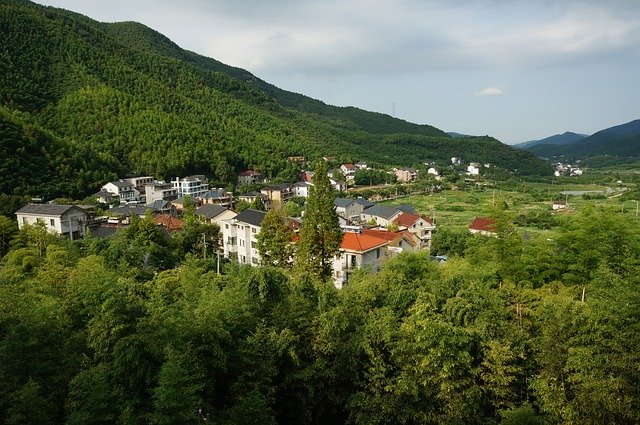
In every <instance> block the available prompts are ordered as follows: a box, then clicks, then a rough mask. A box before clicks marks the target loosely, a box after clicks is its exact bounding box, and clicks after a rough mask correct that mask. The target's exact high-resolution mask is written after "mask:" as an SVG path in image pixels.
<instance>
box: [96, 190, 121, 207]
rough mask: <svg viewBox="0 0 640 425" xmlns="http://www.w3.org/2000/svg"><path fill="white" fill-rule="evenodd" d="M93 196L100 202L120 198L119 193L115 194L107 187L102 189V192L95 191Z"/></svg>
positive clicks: (108, 201)
mask: <svg viewBox="0 0 640 425" xmlns="http://www.w3.org/2000/svg"><path fill="white" fill-rule="evenodd" d="M91 196H92V197H93V198H95V199H96V201H98V202H100V203H101V204H110V203H111V202H113V201H115V200H116V199H119V197H118V195H115V194H113V193H111V192H109V191H108V190H105V189H100V192H97V193H94V194H93V195H91Z"/></svg>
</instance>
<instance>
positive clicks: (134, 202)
mask: <svg viewBox="0 0 640 425" xmlns="http://www.w3.org/2000/svg"><path fill="white" fill-rule="evenodd" d="M452 164H453V165H460V163H459V160H458V159H457V158H453V159H452ZM477 165H478V164H474V163H472V164H470V165H469V167H468V170H467V174H468V175H477V174H476V170H475V169H474V167H476V166H477ZM358 170H371V168H369V166H368V165H367V164H365V163H362V162H360V163H356V164H351V163H346V164H342V165H341V166H340V167H339V168H336V169H334V170H331V171H329V172H328V176H329V180H330V182H331V185H332V187H333V188H334V189H335V191H336V193H343V192H344V191H345V190H346V189H347V187H348V186H353V184H354V176H355V175H356V172H357V171H358ZM427 173H428V174H429V175H430V176H431V177H433V178H434V179H435V180H441V179H442V177H441V176H440V175H439V173H438V171H437V169H436V168H435V167H434V166H430V167H429V169H428V170H427ZM387 174H389V175H390V176H391V177H392V179H390V181H396V182H402V183H412V182H415V181H416V180H417V178H418V171H417V170H416V169H415V168H394V169H393V170H391V171H388V172H387ZM343 179H344V180H343ZM238 185H239V186H240V187H242V186H244V187H255V188H256V190H249V191H244V193H241V194H240V193H239V194H238V195H237V196H234V195H233V193H231V192H229V191H227V190H226V189H224V188H211V187H210V186H209V181H208V179H207V178H206V176H204V175H191V176H187V177H183V178H180V177H176V178H175V179H173V180H171V181H168V182H167V181H160V180H156V179H154V178H153V177H151V176H137V177H129V178H122V179H118V180H115V181H111V182H108V183H105V184H104V185H103V186H102V187H101V189H100V191H99V192H97V193H95V194H94V195H93V196H92V198H93V199H94V200H95V201H96V202H97V203H98V205H106V206H108V207H109V208H108V209H106V210H104V211H96V208H95V207H94V206H92V205H58V204H53V203H49V204H38V203H31V204H28V205H26V206H24V207H23V208H21V209H20V210H18V211H17V213H16V216H17V219H18V225H19V227H20V228H22V227H23V226H24V225H25V224H35V223H38V222H41V223H44V224H45V226H46V227H47V229H48V230H49V231H50V232H53V233H57V234H61V235H64V236H66V237H68V238H70V239H72V240H76V239H80V238H83V237H84V236H86V235H88V234H91V235H92V236H93V237H97V238H106V237H110V236H111V235H113V234H115V232H116V231H117V230H118V229H121V228H123V227H126V226H128V224H129V222H130V217H131V216H137V217H140V218H143V217H145V215H148V214H150V215H151V216H152V217H153V220H154V221H155V223H156V224H157V225H158V226H159V227H161V228H162V229H163V230H164V231H165V232H166V233H167V234H171V233H173V232H180V231H182V229H183V225H184V222H183V218H182V217H183V215H184V213H185V209H186V208H188V207H191V208H193V213H194V214H195V216H196V217H197V218H198V219H200V220H202V221H203V222H208V223H214V224H216V225H218V226H219V228H220V241H219V243H218V244H217V245H219V246H218V247H217V248H215V249H216V251H218V252H217V253H218V255H222V256H223V257H224V258H225V259H228V260H231V261H236V262H238V263H240V264H247V265H251V266H258V265H260V264H261V258H260V253H259V252H258V250H257V247H256V236H257V235H258V234H259V233H260V231H261V222H262V220H263V219H264V217H265V215H266V212H265V211H266V210H267V209H271V208H285V207H286V206H289V205H295V206H297V209H295V210H294V211H293V212H292V213H290V214H289V216H290V217H289V220H290V223H291V226H292V228H293V229H294V232H296V233H297V232H298V231H299V229H300V226H301V225H303V223H304V211H303V208H304V203H305V200H306V198H307V197H308V196H309V193H310V188H311V187H312V186H313V173H312V172H310V171H304V172H302V173H301V176H300V180H299V181H298V182H297V183H294V184H287V183H277V184H272V183H269V181H268V179H267V178H265V177H264V176H263V175H262V174H261V173H259V172H257V171H254V170H246V171H243V172H241V173H239V175H238ZM334 207H335V211H336V213H337V215H338V217H339V221H340V226H341V229H342V231H343V240H342V244H341V247H340V250H339V252H338V254H337V255H336V256H335V258H334V261H333V270H334V272H333V273H334V276H333V281H334V283H335V285H336V287H338V288H340V287H342V285H343V284H345V283H347V282H349V279H350V277H351V275H352V273H353V272H355V271H356V270H358V269H367V270H370V271H373V272H377V271H378V270H380V268H381V266H382V265H383V264H384V263H385V262H386V261H387V260H388V259H389V258H391V257H393V256H394V255H396V254H398V253H400V252H412V251H418V250H423V249H429V248H430V246H431V238H432V236H433V232H434V231H435V229H436V225H435V223H434V221H433V219H431V218H429V217H426V216H423V215H419V214H417V213H416V211H415V210H414V209H413V207H412V206H410V205H401V206H398V207H389V206H384V205H380V204H377V203H375V202H372V201H370V200H369V199H366V198H364V197H351V198H348V197H337V198H335V201H334ZM289 211H291V210H290V209H289ZM470 230H471V229H470ZM471 231H473V230H471ZM292 243H295V238H294V240H293V241H292ZM212 245H216V244H212ZM440 260H442V259H440Z"/></svg>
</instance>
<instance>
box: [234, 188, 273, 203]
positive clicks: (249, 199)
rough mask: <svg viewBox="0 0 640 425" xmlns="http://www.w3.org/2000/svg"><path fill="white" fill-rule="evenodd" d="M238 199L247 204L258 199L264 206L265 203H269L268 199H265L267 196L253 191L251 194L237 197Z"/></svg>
mask: <svg viewBox="0 0 640 425" xmlns="http://www.w3.org/2000/svg"><path fill="white" fill-rule="evenodd" d="M238 199H239V200H241V201H243V202H247V203H249V204H250V203H252V202H254V201H255V200H256V199H260V200H261V201H262V203H263V204H265V205H267V203H268V202H269V198H268V197H267V195H265V194H264V193H260V192H256V191H253V190H252V191H251V192H247V193H245V194H244V195H240V196H238Z"/></svg>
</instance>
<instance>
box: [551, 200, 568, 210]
mask: <svg viewBox="0 0 640 425" xmlns="http://www.w3.org/2000/svg"><path fill="white" fill-rule="evenodd" d="M568 206H569V205H568V204H567V201H553V204H552V205H551V208H552V209H553V211H558V210H566V209H567V208H568Z"/></svg>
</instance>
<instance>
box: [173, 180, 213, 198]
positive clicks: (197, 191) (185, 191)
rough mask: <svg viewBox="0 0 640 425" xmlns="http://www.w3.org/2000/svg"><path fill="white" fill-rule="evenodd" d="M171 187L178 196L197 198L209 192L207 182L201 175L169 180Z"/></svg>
mask: <svg viewBox="0 0 640 425" xmlns="http://www.w3.org/2000/svg"><path fill="white" fill-rule="evenodd" d="M171 185H172V186H173V188H174V189H176V190H177V191H178V196H179V197H183V196H191V197H192V198H197V197H200V196H202V195H204V194H205V193H207V191H208V190H209V180H207V178H206V177H205V176H203V175H195V176H188V177H185V178H182V179H181V178H178V177H176V179H175V180H171Z"/></svg>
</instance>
